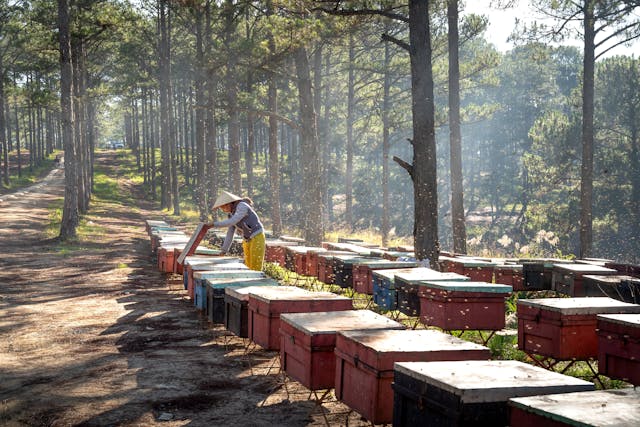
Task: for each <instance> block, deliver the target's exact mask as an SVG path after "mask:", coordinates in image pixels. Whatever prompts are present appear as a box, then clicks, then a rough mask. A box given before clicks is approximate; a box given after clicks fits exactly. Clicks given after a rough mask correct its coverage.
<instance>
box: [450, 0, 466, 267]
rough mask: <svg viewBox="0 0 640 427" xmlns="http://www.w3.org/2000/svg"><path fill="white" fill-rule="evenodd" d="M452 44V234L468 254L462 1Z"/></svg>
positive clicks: (454, 6)
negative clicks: (462, 116)
mask: <svg viewBox="0 0 640 427" xmlns="http://www.w3.org/2000/svg"><path fill="white" fill-rule="evenodd" d="M447 18H448V21H449V26H448V37H447V39H448V43H449V145H450V162H451V165H450V168H451V229H452V230H451V231H452V234H453V251H454V252H456V253H463V254H464V253H467V233H466V228H465V219H464V201H463V199H464V198H463V194H464V193H463V178H462V136H461V132H460V63H459V55H458V42H459V34H458V0H449V1H448V4H447Z"/></svg>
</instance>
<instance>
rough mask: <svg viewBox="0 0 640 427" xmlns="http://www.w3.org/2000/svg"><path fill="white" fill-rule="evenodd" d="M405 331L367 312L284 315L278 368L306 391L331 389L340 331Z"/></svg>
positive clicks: (282, 317) (396, 324)
mask: <svg viewBox="0 0 640 427" xmlns="http://www.w3.org/2000/svg"><path fill="white" fill-rule="evenodd" d="M374 329H405V326H404V325H403V324H401V323H398V322H395V321H393V320H391V319H389V318H388V317H386V316H382V315H380V314H377V313H374V312H373V311H370V310H345V311H322V312H316V313H286V314H282V315H281V316H280V338H281V341H280V366H281V367H282V369H283V370H284V371H285V372H286V373H287V375H289V376H290V377H292V378H293V379H295V380H296V381H298V382H300V383H301V384H302V385H303V386H305V387H306V388H308V389H309V390H323V389H329V388H333V387H334V382H335V376H336V373H335V370H336V356H335V354H334V349H335V345H336V334H337V332H339V331H353V330H374Z"/></svg>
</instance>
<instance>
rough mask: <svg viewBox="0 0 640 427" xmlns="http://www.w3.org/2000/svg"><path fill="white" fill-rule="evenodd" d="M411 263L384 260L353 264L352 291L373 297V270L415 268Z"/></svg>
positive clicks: (414, 263) (414, 264)
mask: <svg viewBox="0 0 640 427" xmlns="http://www.w3.org/2000/svg"><path fill="white" fill-rule="evenodd" d="M418 265H419V264H418V263H417V262H412V261H389V260H385V259H378V260H371V261H358V262H357V263H355V264H353V289H354V290H355V291H356V292H359V293H361V294H367V295H373V273H372V271H373V270H389V269H397V268H411V267H417V266H418Z"/></svg>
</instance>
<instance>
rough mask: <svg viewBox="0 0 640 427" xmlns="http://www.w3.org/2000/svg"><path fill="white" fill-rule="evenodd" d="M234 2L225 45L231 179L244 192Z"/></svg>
mask: <svg viewBox="0 0 640 427" xmlns="http://www.w3.org/2000/svg"><path fill="white" fill-rule="evenodd" d="M234 7H235V6H234V4H233V1H231V0H226V1H225V4H224V17H225V18H224V19H225V35H224V45H225V51H226V53H227V74H226V86H227V88H226V89H227V115H228V116H229V124H228V132H229V134H228V138H229V179H230V181H231V187H232V191H233V192H234V193H235V194H240V193H241V192H242V175H241V170H240V123H239V118H238V82H237V76H236V66H237V62H238V59H237V54H236V53H235V52H234V47H233V46H232V40H234V38H235V30H236V21H235V17H234Z"/></svg>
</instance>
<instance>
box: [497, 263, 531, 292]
mask: <svg viewBox="0 0 640 427" xmlns="http://www.w3.org/2000/svg"><path fill="white" fill-rule="evenodd" d="M493 273H494V276H495V282H496V283H499V284H501V285H509V286H511V287H512V288H513V291H514V292H519V291H526V290H527V288H526V287H525V286H524V280H523V276H522V264H498V265H496V266H495V267H494V268H493Z"/></svg>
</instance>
